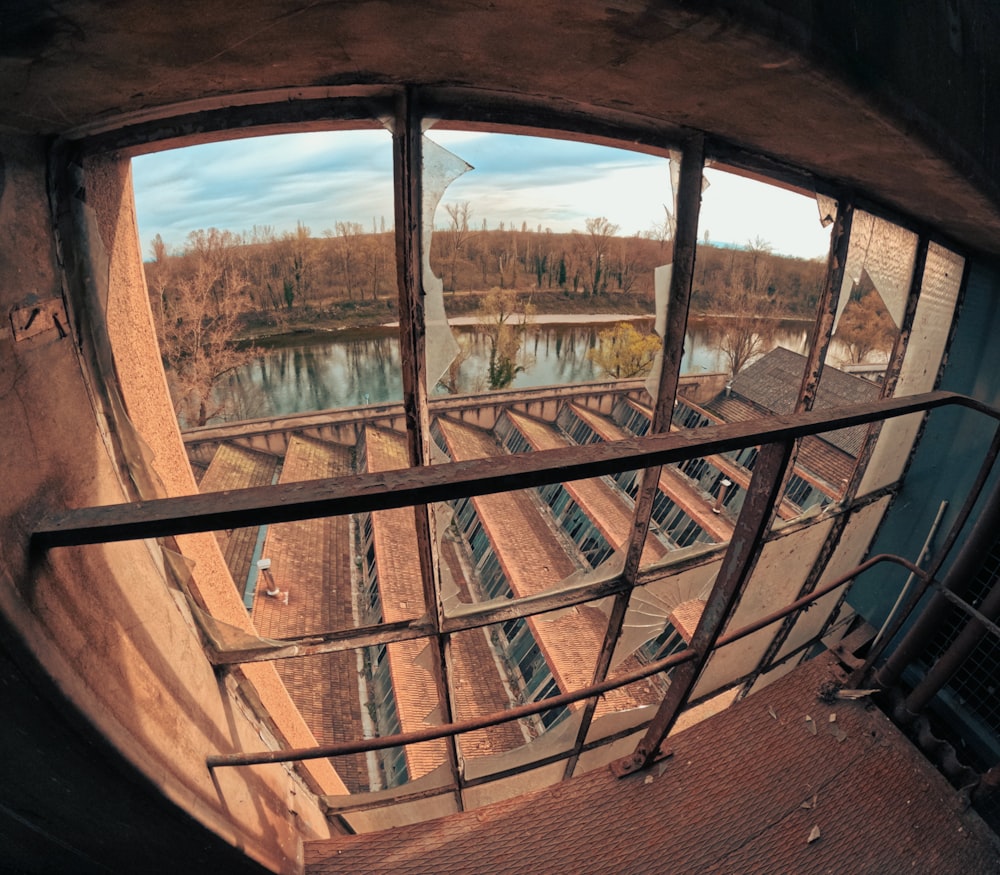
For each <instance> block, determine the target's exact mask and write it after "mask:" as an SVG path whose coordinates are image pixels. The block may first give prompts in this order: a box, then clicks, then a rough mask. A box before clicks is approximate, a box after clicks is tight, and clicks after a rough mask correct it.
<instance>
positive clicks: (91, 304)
mask: <svg viewBox="0 0 1000 875" xmlns="http://www.w3.org/2000/svg"><path fill="white" fill-rule="evenodd" d="M0 155H2V157H3V167H4V175H3V190H2V193H0V297H2V301H3V309H4V313H5V315H6V314H8V313H11V314H12V317H11V318H12V319H13V322H10V321H7V322H6V324H5V325H4V328H3V330H2V332H0V422H2V423H3V425H2V426H0V434H2V437H3V440H2V445H3V452H2V453H0V482H3V483H4V484H5V485H4V489H3V490H2V491H0V526H2V528H3V531H4V537H3V538H2V539H0V622H2V625H3V627H4V632H5V634H4V635H3V641H4V648H5V651H6V652H5V653H4V654H3V656H4V657H5V658H4V661H3V666H4V670H5V675H8V676H9V678H10V679H11V680H10V681H9V682H8V683H6V684H5V685H4V686H3V688H2V689H0V708H2V709H3V711H4V713H11V712H10V711H9V710H8V708H13V707H15V704H14V703H13V702H12V697H15V691H16V690H18V689H20V690H22V691H27V690H31V696H33V697H34V699H33V700H34V701H36V702H37V708H36V711H35V712H33V713H32V714H31V715H30V717H31V719H36V718H37V722H39V724H40V725H46V721H48V720H49V719H50V716H51V715H53V714H55V715H58V719H59V720H60V721H65V722H67V723H68V725H69V726H70V727H72V731H71V732H69V733H68V734H69V737H70V738H72V739H74V740H81V741H82V740H83V739H88V740H91V741H90V742H89V744H88V745H85V746H84V747H83V748H82V750H81V751H80V755H79V757H76V758H74V757H73V755H72V754H71V752H69V751H68V750H67V748H66V746H65V743H62V744H61V743H59V742H57V738H59V735H58V733H57V732H56V731H55V730H54V729H52V730H51V731H50V730H44V731H43V730H42V729H39V730H38V732H37V733H34V734H32V735H26V734H25V733H23V732H22V733H20V734H17V737H16V738H13V739H11V738H7V739H6V741H7V742H8V743H6V744H5V746H4V759H5V761H6V763H7V764H6V765H5V767H4V774H3V783H4V786H5V793H10V794H13V795H14V796H15V797H17V798H20V799H21V800H22V801H23V804H24V805H26V806H28V807H29V810H28V811H26V812H25V814H26V815H27V816H28V818H29V820H30V822H33V823H35V824H36V825H37V822H38V818H39V817H41V818H42V819H43V820H46V827H45V829H46V831H47V832H49V833H50V835H51V836H55V837H56V839H57V844H60V845H61V846H64V847H65V848H66V850H67V854H69V855H70V857H69V858H68V859H70V858H72V859H73V860H74V863H73V865H72V867H71V868H70V869H68V870H67V871H89V870H88V868H87V865H86V863H85V861H87V860H92V859H94V858H95V857H96V858H99V859H108V856H107V855H108V854H111V855H112V858H114V857H115V855H117V863H118V864H119V865H120V866H121V868H119V869H118V870H117V871H137V870H140V869H141V870H143V871H163V869H162V868H161V867H164V866H166V865H167V864H168V863H169V864H170V871H178V864H179V861H184V860H185V859H186V860H187V863H188V865H190V866H191V867H194V868H195V869H197V870H200V867H202V866H205V865H208V864H209V863H211V862H212V861H215V865H219V862H220V861H221V860H222V859H223V858H225V859H227V860H228V863H227V865H229V866H233V865H242V866H246V867H248V868H247V871H253V867H252V865H251V864H250V863H249V861H248V860H246V859H245V858H243V857H242V855H240V854H236V853H233V854H232V857H231V859H230V858H228V857H226V856H225V855H226V853H227V846H229V845H231V846H234V847H236V848H239V849H241V850H242V851H243V852H245V854H246V855H248V856H249V857H250V858H251V859H256V860H258V861H260V862H262V863H263V864H264V865H266V866H267V867H269V868H271V869H273V870H274V871H284V872H294V871H298V870H299V869H300V867H301V840H302V837H303V836H306V837H309V836H325V835H327V834H328V832H329V826H328V823H327V821H326V819H325V818H324V817H323V816H322V814H321V812H320V810H319V807H318V805H317V802H316V800H315V797H314V795H313V793H312V792H311V791H310V789H308V788H307V785H306V781H304V780H303V779H302V778H301V777H299V776H296V775H294V774H293V773H291V772H290V770H288V769H287V768H286V767H283V766H269V767H260V768H255V769H229V770H220V771H219V772H217V773H216V774H212V773H210V772H209V771H208V769H207V768H206V766H205V757H206V756H208V755H210V754H213V753H219V752H226V751H233V750H240V749H242V750H259V749H261V748H262V747H263V746H264V745H265V744H266V743H267V742H268V741H271V742H272V743H273V736H274V735H275V734H277V735H283V736H285V738H286V739H289V740H291V741H292V742H293V743H296V744H301V743H305V744H309V743H311V736H310V735H309V733H308V730H306V729H305V726H304V724H302V723H301V719H300V718H298V714H297V712H296V711H295V710H294V708H293V707H292V706H291V703H290V701H288V699H287V694H285V692H284V688H283V686H282V685H281V684H280V682H278V680H277V676H276V674H275V672H274V670H273V667H271V666H263V667H252V669H253V670H252V671H249V670H248V671H247V673H246V679H243V680H241V681H239V682H238V681H237V678H236V677H235V676H226V675H217V674H216V673H215V672H214V671H213V669H212V667H211V665H210V663H209V661H208V659H207V658H206V655H205V652H204V650H203V648H202V643H201V639H200V637H199V632H198V629H197V627H196V626H195V624H194V622H193V620H192V616H191V612H190V609H189V606H188V602H187V600H186V598H185V596H184V594H183V593H182V591H181V590H180V589H179V588H178V586H177V584H176V582H174V580H173V579H172V578H171V576H170V574H169V573H168V572H167V570H166V569H165V567H164V564H163V557H162V553H161V550H160V547H159V545H158V544H156V543H154V542H127V543H121V544H114V545H107V546H99V547H88V548H64V549H54V550H51V551H49V552H48V553H45V554H44V555H38V556H32V555H29V551H28V543H29V535H30V532H31V530H32V528H33V526H34V525H35V523H36V522H37V521H38V520H39V519H40V518H41V517H43V516H44V515H45V514H47V513H50V512H58V511H60V510H63V509H66V508H73V507H84V506H93V505H101V504H113V503H118V502H121V501H123V500H129V499H131V498H134V497H136V495H137V494H141V495H144V496H145V495H149V494H167V493H172V492H173V493H176V492H183V491H193V489H194V484H193V480H192V479H191V474H190V470H189V469H188V468H187V465H186V463H185V462H184V455H183V451H182V449H181V442H180V439H179V435H178V434H177V433H176V426H175V425H174V424H173V423H174V420H173V416H172V413H171V408H170V405H169V399H168V397H167V394H166V386H165V384H164V380H163V375H162V370H160V369H159V366H158V364H157V360H156V355H155V347H154V346H151V345H150V343H151V338H152V327H151V319H150V316H149V311H148V304H147V303H146V297H145V290H144V288H143V287H142V286H141V284H139V283H138V281H139V279H140V277H139V275H138V271H139V270H140V266H139V261H138V259H137V257H136V256H137V252H138V250H137V243H136V237H135V229H134V217H133V208H132V203H131V183H130V180H129V176H128V164H127V162H126V163H118V162H116V161H114V160H109V161H105V162H103V163H101V164H99V165H94V166H92V167H91V169H90V170H91V172H90V173H89V174H87V175H86V176H85V177H84V181H85V190H82V191H81V190H77V192H76V194H77V195H79V196H82V197H83V198H85V200H86V207H84V206H82V204H80V203H77V204H76V205H75V207H74V209H77V213H78V218H80V217H83V221H84V222H86V221H87V220H88V219H87V217H89V219H90V220H92V221H91V225H90V229H91V231H93V230H94V229H97V228H99V231H100V235H99V236H100V237H101V238H102V243H103V246H104V248H106V252H107V256H108V258H107V261H106V262H105V263H104V264H103V265H102V263H101V262H102V258H101V254H100V251H99V250H100V249H101V247H100V246H95V247H92V249H93V250H94V251H95V255H96V258H95V259H94V261H93V264H96V265H97V266H96V268H94V269H93V274H92V275H91V276H89V277H88V276H86V273H87V264H88V261H87V259H81V258H80V257H79V256H81V255H83V254H85V253H82V252H80V251H79V249H78V248H77V249H74V250H72V251H71V250H70V247H75V246H77V245H78V242H79V239H76V240H74V239H69V237H68V235H67V234H66V231H67V229H68V228H70V227H71V226H72V225H74V223H73V222H66V221H64V222H63V223H62V225H61V227H62V230H63V239H62V254H63V256H64V257H65V261H66V264H67V267H69V268H70V269H71V271H72V274H73V276H72V277H71V278H70V281H69V284H68V290H67V291H68V294H67V301H68V304H69V306H68V308H67V310H68V313H67V317H66V319H67V321H68V322H69V325H68V326H67V327H68V331H60V330H59V329H58V328H56V327H55V325H54V323H53V324H52V325H51V326H50V327H49V328H47V330H44V331H42V332H40V333H38V334H35V335H34V336H33V337H30V338H28V339H24V340H20V341H17V340H15V339H14V332H13V330H12V326H14V325H17V326H20V325H22V324H23V323H24V322H25V321H27V318H26V317H24V316H23V314H22V313H21V312H20V308H22V307H23V306H24V305H30V304H32V303H33V302H35V301H36V299H37V300H38V301H41V302H43V303H44V302H45V301H47V300H48V299H50V298H55V299H61V298H62V292H63V277H62V275H61V272H60V265H59V252H58V251H57V248H56V245H55V241H54V238H53V234H52V218H51V215H50V211H49V201H48V193H47V190H46V157H47V155H46V149H45V144H44V143H43V142H42V141H41V140H34V139H30V138H21V137H13V136H4V137H2V138H0ZM91 210H92V211H93V212H91ZM75 224H77V225H78V224H79V222H77V223H75ZM95 304H96V305H97V308H96V309H98V310H100V309H106V311H107V316H108V328H109V331H110V333H111V335H112V336H113V337H114V339H115V344H114V359H113V362H114V366H115V367H116V369H117V372H118V375H119V377H120V378H121V388H122V398H121V399H120V402H119V401H118V400H116V399H115V398H113V397H112V395H113V393H111V392H109V391H107V390H106V387H105V386H104V385H103V384H102V377H103V376H105V375H102V374H98V373H96V369H97V368H98V367H106V366H107V364H108V362H109V359H108V356H107V352H108V351H107V350H106V349H102V346H103V345H104V340H103V339H102V337H101V336H100V334H101V332H100V328H99V326H98V330H97V331H96V332H92V331H91V330H90V329H91V327H92V323H91V319H92V316H93V313H94V312H95ZM41 309H42V310H43V311H44V312H47V311H45V309H44V307H43V308H41ZM29 312H30V309H29ZM38 318H41V317H38ZM36 327H37V326H36ZM126 411H127V413H128V415H129V417H130V418H131V423H129V422H127V421H125V420H124V419H123V413H124V412H126ZM133 428H134V431H133ZM139 436H141V437H142V438H143V439H144V440H143V441H138V440H137V437H139ZM137 452H138V453H139V454H140V455H141V456H142V457H143V458H145V459H146V460H147V461H148V460H149V459H150V458H151V459H152V471H153V472H154V473H155V475H156V477H154V478H150V477H146V476H144V475H143V474H142V473H141V470H140V471H139V473H137V475H136V477H134V478H133V477H131V476H130V475H129V472H128V470H127V469H126V468H125V467H123V462H124V460H127V459H128V458H132V459H133V461H135V459H134V457H135V454H136V453H137ZM140 461H141V459H140ZM140 467H141V466H140ZM176 546H177V547H178V548H179V549H180V550H182V551H183V552H184V553H185V554H186V555H187V556H188V557H189V558H190V559H191V560H193V561H194V562H195V563H196V564H195V568H194V571H193V574H192V580H191V583H192V591H193V592H194V593H195V596H196V597H197V599H198V600H200V601H201V602H202V603H203V604H204V605H205V606H207V607H209V608H211V610H212V611H213V612H214V613H216V615H217V616H220V617H222V618H224V619H228V620H229V621H230V622H232V623H234V624H236V625H242V626H244V627H248V625H249V623H248V620H247V619H246V612H245V610H244V609H243V607H242V605H241V603H240V600H239V598H238V597H237V595H236V591H235V588H234V587H233V585H232V582H231V580H230V579H229V575H228V572H227V571H226V569H225V565H224V563H223V561H222V557H221V555H219V551H218V547H217V545H216V544H215V540H214V538H213V537H212V536H211V535H206V536H192V537H191V538H189V539H184V540H183V542H179V543H178V544H177V545H176ZM46 676H47V677H46ZM31 678H42V679H45V680H44V682H39V683H31V682H30V681H31ZM21 681H24V683H21ZM249 684H252V686H253V688H254V689H253V690H252V691H251V690H250V687H249ZM39 691H43V692H44V695H43V696H41V697H40V698H39ZM24 695H25V696H27V695H28V694H27V692H25V693H24ZM253 695H258V696H259V697H260V698H261V700H263V701H265V702H266V703H267V704H268V705H269V706H271V707H272V708H273V711H272V715H274V722H273V723H270V724H269V723H265V722H264V721H262V720H260V719H259V718H258V717H257V716H256V715H255V714H254V713H253V711H252V709H251V707H250V706H249V701H250V700H251V699H252V697H253ZM22 699H23V697H22ZM22 699H17V701H22ZM22 710H23V707H22ZM24 716H25V725H30V720H29V715H28V714H25V715H24ZM5 733H6V730H5ZM6 734H8V735H9V734H10V733H6ZM46 745H49V746H51V749H50V750H47V748H46ZM22 748H24V749H25V753H24V756H22V752H21V749H22ZM29 751H30V756H29ZM50 757H51V758H52V761H53V762H56V761H58V762H61V763H63V768H65V769H66V770H67V773H66V776H65V777H66V781H65V785H66V787H67V788H69V787H73V786H79V785H80V782H79V781H77V780H76V779H77V778H78V777H79V775H78V774H75V773H76V772H82V771H83V770H86V769H93V768H95V765H96V762H97V760H98V759H100V760H101V761H102V762H104V761H105V760H106V762H104V765H105V767H106V768H103V769H101V770H100V773H101V774H102V775H103V776H104V780H103V781H102V782H101V784H99V785H95V786H94V787H93V793H94V794H95V796H97V797H100V798H101V800H102V802H101V804H100V805H98V806H97V807H96V809H95V810H98V811H104V812H105V815H104V816H105V817H106V816H107V812H108V811H112V812H114V815H115V816H117V817H120V818H121V821H120V822H117V823H108V822H105V823H104V824H103V825H101V824H94V828H93V830H88V829H83V830H81V829H80V825H79V823H78V821H79V820H80V818H81V814H80V810H79V809H80V806H81V805H86V800H82V801H81V800H79V799H75V800H72V801H69V800H68V799H67V800H63V801H64V803H65V806H68V808H67V809H66V811H65V812H63V809H62V808H60V799H59V795H58V793H56V794H55V798H52V791H53V790H55V789H58V786H57V787H55V788H53V787H47V788H40V787H38V786H36V783H37V780H38V779H37V773H32V771H31V769H30V768H29V767H28V765H27V764H28V763H30V762H35V763H36V764H37V763H39V762H45V761H46V760H47V759H49V758H50ZM22 764H23V766H22ZM306 779H307V781H308V783H309V785H310V786H311V787H312V788H314V789H321V790H323V791H326V792H332V791H335V790H338V789H339V788H340V784H339V780H338V779H337V777H336V775H335V774H334V773H333V772H332V770H331V769H330V768H329V767H328V766H326V767H323V766H318V767H317V768H316V769H314V770H312V772H311V774H308V775H307V776H306ZM46 791H47V793H46ZM38 793H42V795H43V796H45V795H47V799H46V803H45V805H44V806H42V807H41V808H40V809H38V810H31V809H30V806H31V804H32V803H31V801H30V800H31V799H32V798H33V797H34V795H35V794H38ZM160 794H162V795H163V796H164V797H166V799H167V800H170V801H171V802H172V803H173V805H174V806H177V807H176V808H174V807H172V806H170V805H169V804H166V803H165V802H164V801H163V800H162V799H160V798H159V797H160ZM7 798H8V797H5V802H6V804H7V805H8V806H9V805H11V802H9V801H7ZM126 802H127V804H126ZM15 804H16V803H15ZM39 810H40V811H41V812H42V814H39ZM164 811H166V812H167V813H166V814H164ZM71 813H72V818H76V821H77V823H76V824H75V825H73V826H70V825H68V823H67V821H68V819H72V818H71ZM17 814H18V812H17V811H16V808H15V809H14V816H15V819H16V817H17ZM63 815H65V817H64V816H63ZM4 816H5V817H6V816H7V815H6V812H5V815H4ZM84 819H85V815H84ZM25 822H28V820H26V821H25ZM199 824H200V825H201V826H199ZM204 827H208V828H209V829H210V830H212V831H214V832H215V833H217V834H218V836H220V837H221V839H222V841H219V840H217V839H215V838H214V837H213V836H212V835H211V834H210V833H208V832H206V831H205V829H204ZM181 836H183V838H181ZM109 837H113V842H114V846H113V847H112V848H109V847H108V845H109V844H110V843H111V841H112V840H111V838H109ZM164 843H166V844H167V845H169V846H170V851H171V856H169V857H168V856H164V855H163V854H162V852H161V851H162V848H161V846H162V845H163V844H164ZM158 848H160V849H161V851H158ZM220 855H221V856H220ZM13 859H15V860H16V859H17V857H16V849H15V856H14V857H13ZM180 868H181V869H183V868H184V866H183V865H182V866H181V867H180ZM102 871H104V870H102ZM227 871H239V870H238V869H233V868H230V869H228V870H227Z"/></svg>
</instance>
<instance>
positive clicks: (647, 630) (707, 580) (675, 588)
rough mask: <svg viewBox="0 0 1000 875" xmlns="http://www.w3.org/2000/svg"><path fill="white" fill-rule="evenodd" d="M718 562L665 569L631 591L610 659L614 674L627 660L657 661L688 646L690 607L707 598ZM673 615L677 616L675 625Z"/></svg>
mask: <svg viewBox="0 0 1000 875" xmlns="http://www.w3.org/2000/svg"><path fill="white" fill-rule="evenodd" d="M719 565H720V561H715V562H712V563H710V564H708V565H703V566H699V567H697V568H689V569H687V570H684V571H681V572H679V573H676V574H670V573H665V574H664V576H663V577H661V578H660V579H658V580H653V581H650V582H649V583H646V584H644V585H643V586H640V587H636V588H635V589H634V590H633V591H632V597H631V599H630V600H629V606H628V610H627V611H626V613H625V621H624V623H623V624H622V632H621V635H620V636H619V637H618V644H617V646H616V647H615V652H614V656H613V657H612V660H611V674H612V675H613V674H614V672H615V671H617V670H619V669H622V668H623V665H624V663H625V662H626V661H627V660H633V661H634V660H638V661H639V662H644V663H648V662H654V661H655V660H657V659H661V658H663V657H664V656H668V655H669V654H670V653H671V652H673V651H674V650H683V649H684V647H686V646H687V642H688V641H689V640H690V638H691V633H693V631H694V628H693V625H692V623H691V616H692V615H691V612H690V611H689V610H688V609H689V608H690V607H693V605H694V604H696V603H702V604H703V603H704V601H705V600H706V599H707V598H708V596H709V594H710V593H711V591H712V584H713V583H714V582H715V576H716V574H718V571H719ZM678 611H682V612H683V614H684V618H683V619H681V618H680V617H678V616H677V615H676V613H675V612H678ZM672 619H674V620H677V625H676V626H675V625H674V623H673V622H672ZM694 625H696V621H695V623H694Z"/></svg>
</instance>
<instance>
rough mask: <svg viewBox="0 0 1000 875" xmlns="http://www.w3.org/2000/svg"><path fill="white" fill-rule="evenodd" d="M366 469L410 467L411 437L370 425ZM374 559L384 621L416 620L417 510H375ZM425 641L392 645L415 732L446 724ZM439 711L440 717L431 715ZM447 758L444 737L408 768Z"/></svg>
mask: <svg viewBox="0 0 1000 875" xmlns="http://www.w3.org/2000/svg"><path fill="white" fill-rule="evenodd" d="M364 447H365V469H366V470H368V471H373V472H374V471H389V470H393V469H396V468H405V467H406V465H407V451H406V438H405V437H404V436H403V435H401V434H399V433H398V432H393V431H386V430H385V429H380V428H372V427H368V428H366V429H365V440H364ZM372 533H373V537H374V539H375V562H376V565H377V566H378V586H379V595H380V597H381V600H382V614H383V617H384V620H385V622H387V623H394V622H398V621H400V620H407V619H411V618H417V617H420V616H422V615H423V614H424V613H425V609H424V597H423V585H422V583H421V576H420V562H419V551H418V547H417V528H416V522H415V519H414V515H413V508H411V507H401V508H395V509H393V510H380V511H375V512H373V513H372ZM428 647H429V644H428V642H427V641H426V640H416V641H399V642H396V643H393V644H389V645H387V650H388V654H389V673H390V675H391V677H392V689H393V693H394V694H395V697H396V710H397V713H398V715H399V723H400V727H401V728H402V730H403V732H413V731H416V730H418V729H423V728H425V727H426V726H427V725H429V724H432V723H435V722H441V719H442V715H441V714H440V712H439V711H438V709H439V706H440V699H439V697H438V695H437V692H436V688H435V683H434V675H433V674H432V672H433V665H434V660H433V657H431V656H430V653H429V651H427V652H425V651H426V650H427V648H428ZM435 711H438V713H437V718H436V719H428V717H429V715H431V714H432V713H433V712H435ZM446 756H447V742H446V741H444V740H443V739H438V740H435V741H428V742H424V743H422V744H415V745H410V746H409V747H408V748H407V749H406V764H407V772H408V774H409V777H410V780H416V779H417V778H421V777H423V776H424V775H426V774H428V773H429V772H432V771H433V770H434V769H435V768H437V767H438V766H439V765H441V763H443V762H444V761H445V759H446Z"/></svg>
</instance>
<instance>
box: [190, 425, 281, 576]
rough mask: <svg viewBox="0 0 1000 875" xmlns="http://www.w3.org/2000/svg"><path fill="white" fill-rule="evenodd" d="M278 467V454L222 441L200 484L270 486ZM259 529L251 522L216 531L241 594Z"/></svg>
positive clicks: (220, 488)
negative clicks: (238, 527)
mask: <svg viewBox="0 0 1000 875" xmlns="http://www.w3.org/2000/svg"><path fill="white" fill-rule="evenodd" d="M277 468H278V459H277V457H276V456H272V455H269V454H267V453H258V452H255V451H254V450H248V449H246V448H245V447H241V446H238V445H236V444H231V443H222V444H219V447H218V449H217V450H216V451H215V453H214V454H213V456H212V461H211V462H210V463H209V466H208V468H207V470H206V471H205V474H204V476H203V477H202V478H201V481H200V483H199V484H198V488H199V489H200V490H201V492H224V491H226V490H229V489H247V488H248V487H251V486H268V485H270V484H271V482H272V481H273V479H274V472H275V471H276V470H277ZM258 531H259V529H258V527H257V526H251V527H247V528H242V529H230V530H228V531H224V532H216V533H215V537H216V539H217V540H218V541H219V547H220V548H221V550H222V555H223V556H225V558H226V565H227V566H228V567H229V573H230V574H232V576H233V582H234V583H235V584H236V588H237V589H238V590H239V592H240V595H242V594H243V591H244V589H245V588H246V583H247V578H248V576H249V574H250V564H251V562H252V560H253V552H254V548H255V547H256V546H257V533H258Z"/></svg>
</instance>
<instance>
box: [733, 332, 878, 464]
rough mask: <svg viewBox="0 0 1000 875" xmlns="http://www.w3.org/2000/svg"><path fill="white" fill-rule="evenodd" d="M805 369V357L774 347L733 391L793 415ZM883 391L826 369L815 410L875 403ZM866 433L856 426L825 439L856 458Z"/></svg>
mask: <svg viewBox="0 0 1000 875" xmlns="http://www.w3.org/2000/svg"><path fill="white" fill-rule="evenodd" d="M805 367H806V358H805V356H803V355H800V354H799V353H797V352H792V351H791V350H789V349H784V348H783V347H780V346H779V347H775V348H774V349H773V350H771V352H769V353H768V354H767V355H765V356H763V357H762V358H760V359H758V360H757V361H755V362H754V363H753V364H751V365H748V366H747V367H746V368H744V369H743V370H742V371H740V372H739V373H738V374H737V375H736V376H735V377H733V382H732V389H733V392H735V393H737V394H738V395H741V396H743V397H744V398H746V399H748V400H749V401H753V402H754V403H755V404H759V405H760V406H761V407H762V408H764V409H765V410H768V411H770V412H772V413H778V414H784V413H792V412H793V411H794V410H795V402H796V400H797V399H798V393H799V386H800V384H801V382H802V375H803V373H805ZM880 391H881V390H880V389H879V387H878V386H877V385H875V384H874V383H870V382H869V381H868V380H863V379H861V378H860V377H855V376H853V375H852V374H845V373H844V372H843V371H838V370H837V369H836V368H832V367H826V368H824V369H823V375H822V377H821V379H820V381H819V388H818V390H817V392H816V402H815V404H814V405H813V407H814V409H816V410H825V409H827V408H832V407H842V406H844V405H846V404H866V403H868V402H871V401H876V400H877V399H878V397H879V394H880ZM867 433H868V428H867V426H855V427H854V428H846V429H839V430H838V431H833V432H829V433H828V434H826V435H824V438H825V440H826V441H827V442H828V443H831V444H833V445H834V446H835V447H838V448H839V449H841V450H843V451H844V452H845V453H848V454H850V455H852V456H854V457H855V458H857V456H858V455H859V454H860V452H861V448H862V446H863V445H864V439H865V435H866V434H867Z"/></svg>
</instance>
